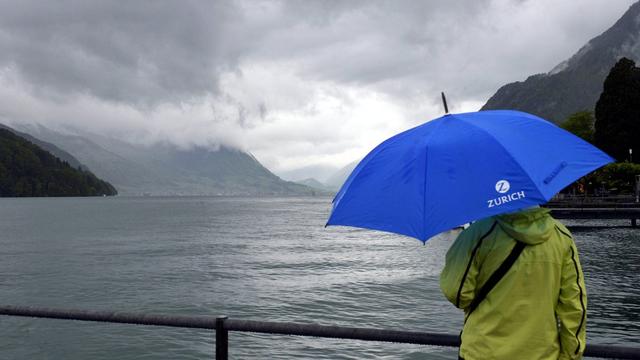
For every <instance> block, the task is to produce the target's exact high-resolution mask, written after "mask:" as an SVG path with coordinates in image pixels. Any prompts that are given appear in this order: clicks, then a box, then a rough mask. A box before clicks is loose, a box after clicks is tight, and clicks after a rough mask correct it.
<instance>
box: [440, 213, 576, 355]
mask: <svg viewBox="0 0 640 360" xmlns="http://www.w3.org/2000/svg"><path fill="white" fill-rule="evenodd" d="M509 266H510V269H509V268H508V267H509ZM500 269H502V270H500ZM500 277H501V279H500ZM440 287H441V289H442V291H443V293H444V295H445V296H446V298H447V299H448V300H449V301H450V302H452V303H453V304H454V305H455V306H456V307H458V308H460V309H463V310H464V312H465V322H464V328H463V331H462V332H461V340H462V341H461V346H460V352H459V356H460V358H461V359H465V360H473V359H554V360H555V359H579V358H581V357H582V353H583V352H584V349H585V345H586V342H585V338H586V320H587V292H586V290H585V285H584V276H583V274H582V268H581V266H580V259H579V258H578V250H577V249H576V245H575V243H574V241H573V239H572V236H571V233H570V232H569V230H567V228H566V227H565V226H564V225H562V224H561V223H560V222H558V221H557V220H555V219H553V218H552V217H551V216H550V215H549V210H548V209H543V208H539V207H533V208H530V209H526V210H523V211H517V212H513V213H509V214H504V215H498V216H494V217H490V218H486V219H483V220H480V221H477V222H475V223H473V224H472V225H471V226H470V227H469V228H467V229H466V230H464V231H463V232H462V233H460V235H459V236H458V238H457V239H456V240H455V241H454V243H453V245H452V246H451V248H450V249H449V251H448V252H447V256H446V263H445V267H444V270H443V271H442V273H441V276H440ZM491 287H493V288H491Z"/></svg>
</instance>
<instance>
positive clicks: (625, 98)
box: [595, 58, 640, 161]
mask: <svg viewBox="0 0 640 360" xmlns="http://www.w3.org/2000/svg"><path fill="white" fill-rule="evenodd" d="M595 144H596V146H598V147H599V148H600V149H602V150H603V151H605V152H606V153H608V154H609V155H611V156H612V157H614V158H615V159H616V160H617V161H626V160H628V159H629V149H633V150H635V151H637V152H639V153H640V68H637V67H636V66H635V63H634V62H633V61H632V60H629V59H627V58H622V59H620V60H619V61H618V62H617V63H616V64H615V66H614V67H613V68H612V69H611V71H610V72H609V75H608V76H607V78H606V80H605V82H604V89H603V92H602V94H601V95H600V99H599V100H598V102H597V103H596V122H595ZM638 155H640V154H638Z"/></svg>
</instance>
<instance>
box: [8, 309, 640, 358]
mask: <svg viewBox="0 0 640 360" xmlns="http://www.w3.org/2000/svg"><path fill="white" fill-rule="evenodd" d="M0 315H8V316H26V317H35V318H49V319H63V320H80V321H98V322H107V323H121V324H137V325H153V326H171V327H180V328H196V329H211V330H215V331H216V359H217V360H226V359H227V358H228V343H229V338H228V333H229V331H239V332H253V333H265V334H278V335H298V336H314V337H323V338H337V339H352V340H364V341H382V342H394V343H404V344H420V345H432V346H450V347H457V346H459V345H460V340H459V338H458V336H457V335H452V334H437V333H424V332H413V331H398V330H386V329H371V328H355V327H341V326H327V325H315V324H298V323H288V322H270V321H253V320H235V319H228V318H227V317H225V316H219V317H213V316H181V315H151V314H139V313H127V312H112V311H85V310H75V309H52V308H36V307H26V306H0ZM584 355H585V356H592V357H600V358H610V359H640V348H638V347H622V346H609V345H587V349H586V351H585V354H584Z"/></svg>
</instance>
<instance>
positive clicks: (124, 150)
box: [20, 126, 315, 195]
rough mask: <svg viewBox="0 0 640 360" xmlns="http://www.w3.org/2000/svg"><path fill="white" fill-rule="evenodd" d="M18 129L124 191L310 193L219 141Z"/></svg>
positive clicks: (154, 193)
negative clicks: (159, 141)
mask: <svg viewBox="0 0 640 360" xmlns="http://www.w3.org/2000/svg"><path fill="white" fill-rule="evenodd" d="M20 130H22V131H24V132H27V133H29V134H31V135H33V136H36V137H38V138H40V139H44V140H46V141H48V142H51V143H53V144H55V145H56V146H58V147H60V148H61V149H64V150H65V151H67V152H69V153H71V154H74V156H76V157H77V158H78V160H79V161H80V162H81V163H82V164H85V165H87V166H88V167H89V168H90V169H91V170H92V171H93V172H94V173H95V174H96V175H98V176H100V177H102V178H104V179H107V180H108V181H110V182H111V183H112V184H114V185H115V186H116V187H117V188H118V190H119V192H120V194H123V195H142V194H152V195H312V194H314V193H315V191H314V190H313V189H311V188H309V187H307V186H304V185H301V184H296V183H293V182H288V181H283V180H282V179H280V178H279V177H277V176H276V175H274V174H273V173H271V172H270V171H269V170H268V169H267V168H265V167H264V166H262V164H260V162H259V161H258V160H256V159H255V158H254V157H253V156H252V155H251V154H248V153H246V152H243V151H240V150H236V149H232V148H229V147H224V146H221V147H219V148H217V149H208V148H192V149H188V150H183V149H179V148H177V147H175V146H172V145H153V146H142V145H133V144H130V143H127V142H125V141H121V140H118V139H113V138H108V137H105V136H101V135H98V134H91V133H86V132H80V131H76V132H75V133H71V134H63V133H60V132H57V131H53V130H51V129H48V128H46V127H43V126H22V127H21V128H20Z"/></svg>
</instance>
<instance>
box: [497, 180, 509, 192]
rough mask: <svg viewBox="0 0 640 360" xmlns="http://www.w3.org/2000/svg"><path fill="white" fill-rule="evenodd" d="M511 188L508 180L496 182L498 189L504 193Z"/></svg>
mask: <svg viewBox="0 0 640 360" xmlns="http://www.w3.org/2000/svg"><path fill="white" fill-rule="evenodd" d="M510 188H511V184H509V182H508V181H507V180H500V181H498V182H497V183H496V191H497V192H499V193H500V194H504V193H506V192H507V191H509V189H510Z"/></svg>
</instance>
